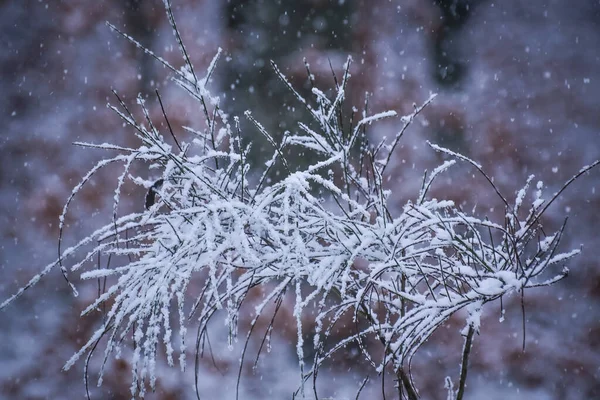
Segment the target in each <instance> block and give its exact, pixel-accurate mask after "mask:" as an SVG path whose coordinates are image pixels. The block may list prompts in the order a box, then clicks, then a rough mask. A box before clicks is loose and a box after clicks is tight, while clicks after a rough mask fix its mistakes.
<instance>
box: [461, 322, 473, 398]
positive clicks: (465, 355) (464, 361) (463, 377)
mask: <svg viewBox="0 0 600 400" xmlns="http://www.w3.org/2000/svg"><path fill="white" fill-rule="evenodd" d="M474 334H475V328H474V327H473V324H471V325H469V331H468V332H467V337H466V338H465V347H464V348H463V354H462V361H461V363H460V364H461V365H460V382H459V384H458V393H457V395H456V400H462V398H463V395H464V393H465V385H466V383H467V371H468V366H469V365H468V364H469V355H470V354H471V346H472V345H473V335H474Z"/></svg>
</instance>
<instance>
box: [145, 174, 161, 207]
mask: <svg viewBox="0 0 600 400" xmlns="http://www.w3.org/2000/svg"><path fill="white" fill-rule="evenodd" d="M163 182H164V180H163V179H162V178H161V179H159V180H157V181H156V182H154V184H153V185H152V186H150V189H148V193H146V210H149V209H150V207H152V206H153V205H154V203H155V201H156V194H157V193H158V191H157V190H158V189H159V188H160V187H161V186H162V184H163Z"/></svg>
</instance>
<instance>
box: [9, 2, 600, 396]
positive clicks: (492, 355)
mask: <svg viewBox="0 0 600 400" xmlns="http://www.w3.org/2000/svg"><path fill="white" fill-rule="evenodd" d="M173 3H174V12H175V17H176V18H177V21H178V25H179V27H180V30H181V31H182V34H183V36H184V41H185V43H186V44H187V47H188V50H189V52H190V54H191V56H192V58H193V61H194V62H195V63H196V65H197V66H198V67H199V68H204V67H205V66H206V65H207V64H208V62H209V61H210V59H211V58H212V57H213V55H214V54H215V52H216V49H217V48H218V47H219V46H220V47H223V49H224V50H225V51H226V53H227V54H226V56H227V59H226V60H222V62H221V67H220V68H219V70H218V71H217V73H216V77H215V82H213V83H212V85H213V86H212V87H213V89H214V91H215V92H223V93H226V95H225V104H223V107H224V108H225V109H227V110H228V112H230V113H232V114H236V115H240V114H241V113H242V112H243V111H244V110H245V109H251V110H252V111H253V115H254V116H255V117H256V118H257V119H258V120H259V121H261V122H262V123H263V124H264V125H265V126H266V127H267V128H268V129H269V130H270V131H272V132H277V131H283V130H286V129H287V130H292V129H295V126H294V119H291V118H290V116H293V117H298V118H302V115H301V112H302V110H300V108H299V107H297V104H296V103H295V102H294V101H293V99H292V98H290V96H289V95H288V94H287V93H286V90H285V88H284V87H283V85H281V83H280V82H279V81H278V80H277V78H276V77H275V76H274V74H273V73H272V71H271V68H270V64H269V60H274V61H275V62H276V63H277V64H278V65H279V66H280V68H281V69H282V70H283V71H284V73H285V74H286V75H288V76H289V77H290V79H291V80H292V81H293V83H294V84H295V85H296V86H299V87H304V89H306V90H308V89H309V86H308V81H307V79H306V70H305V67H304V63H303V58H306V60H307V62H308V63H309V64H310V65H311V70H312V72H313V73H314V74H315V75H316V78H317V79H318V80H319V81H320V82H329V84H330V85H333V77H332V72H331V69H330V63H331V66H332V68H333V70H334V71H335V73H336V74H338V76H339V73H340V71H341V68H342V63H343V62H344V61H345V59H346V57H347V55H348V54H350V55H352V57H353V58H354V61H355V62H354V65H353V67H352V70H351V71H352V76H353V83H352V84H351V87H350V89H351V94H350V98H351V99H352V100H353V101H352V102H353V103H354V104H355V105H356V106H357V108H361V107H362V106H363V104H364V101H365V91H368V92H369V108H370V109H371V110H376V111H383V110H385V109H394V110H397V111H398V112H399V113H400V114H406V113H408V112H410V110H411V109H412V107H413V102H416V103H421V102H423V101H424V100H425V99H426V98H427V97H428V96H429V93H430V92H437V93H439V96H438V97H437V98H436V100H435V101H434V103H433V105H432V106H430V107H429V108H428V109H427V110H426V112H425V114H424V116H425V117H424V118H422V119H421V123H417V124H415V125H414V126H413V127H411V129H410V130H409V132H408V133H407V136H405V139H403V140H404V141H403V143H402V146H401V148H399V149H398V157H397V158H396V159H397V160H398V161H397V162H396V164H395V165H394V167H393V168H391V170H392V172H391V173H390V176H389V185H390V186H393V187H394V190H395V191H396V193H399V194H400V195H401V196H399V197H398V204H399V205H401V204H402V203H403V202H404V201H405V200H407V199H410V198H414V196H415V195H416V193H417V191H418V188H419V186H420V184H421V182H420V181H419V180H418V179H416V178H417V177H420V176H421V174H422V171H423V170H424V169H431V167H432V166H433V165H435V164H437V163H439V161H440V159H439V157H440V155H439V154H436V153H434V152H433V151H431V150H430V149H429V148H428V147H427V146H425V144H424V141H425V140H430V141H432V142H435V143H439V144H441V145H443V146H445V147H448V148H450V149H453V150H456V151H459V152H462V153H464V154H465V155H468V156H469V157H471V158H473V159H475V160H477V161H479V162H481V163H482V164H483V166H484V168H485V169H486V170H487V171H488V172H489V173H490V174H491V175H493V176H494V179H495V182H496V183H497V184H498V185H499V186H500V187H501V188H503V189H505V192H507V193H511V191H514V190H517V188H518V187H519V185H521V183H522V182H524V180H525V178H526V177H527V176H528V175H530V174H532V173H534V174H536V177H537V178H538V179H541V180H543V181H544V182H545V183H546V185H547V186H549V187H550V190H549V191H553V190H556V189H557V188H558V187H559V185H560V184H561V183H562V182H564V181H565V180H566V179H568V178H569V177H570V176H571V175H572V173H574V172H575V171H577V170H578V169H579V168H580V167H581V166H583V165H586V164H589V163H591V162H592V161H594V160H595V159H597V158H599V157H600V2H599V1H596V0H573V1H565V0H554V1H542V0H532V1H519V0H503V1H491V0H479V1H477V0H397V1H384V0H375V1H367V0H354V1H351V0H336V1H325V0H304V1H299V0H279V1H267V0H252V1H242V0H230V1H209V0H198V1H191V0H173ZM107 20H108V21H110V22H111V23H113V24H114V25H116V26H117V27H119V28H120V29H122V30H123V31H125V32H127V33H128V34H130V35H132V36H134V37H135V38H136V39H138V40H139V41H140V42H141V43H142V44H144V45H145V46H147V47H148V48H150V49H152V50H153V51H155V52H156V53H157V54H159V55H161V56H163V57H165V58H167V59H169V60H170V61H172V62H175V63H179V64H181V60H180V56H179V53H178V51H177V48H176V46H175V42H174V40H173V38H172V35H171V30H170V28H169V27H168V23H167V19H166V15H165V12H164V9H163V6H162V1H160V0H129V1H122V0H99V1H95V2H88V1H82V0H70V1H37V0H20V1H17V0H7V1H3V2H0V49H1V51H0V74H1V79H0V89H1V93H2V96H0V126H1V127H2V134H1V135H0V203H1V204H2V206H1V207H0V274H1V275H2V279H1V280H0V298H2V299H4V298H5V297H7V296H8V295H10V294H11V293H12V292H13V291H15V290H16V289H17V288H18V287H19V286H20V285H21V284H23V283H24V282H26V280H27V279H28V278H29V277H30V276H31V275H33V274H35V273H36V272H37V271H38V270H39V269H40V268H41V267H42V266H44V265H46V264H47V263H48V262H50V261H51V260H53V259H54V258H55V255H56V239H57V234H58V232H57V229H58V228H57V222H58V215H59V213H60V210H61V209H62V205H63V203H64V201H65V200H66V198H67V196H68V193H69V191H70V188H71V187H73V186H74V185H75V184H76V182H77V181H78V180H79V178H80V177H81V176H82V175H83V174H84V173H85V172H86V171H87V170H88V169H89V168H90V167H91V166H92V165H93V164H94V162H95V161H97V160H98V159H99V158H100V157H101V154H100V153H99V152H96V151H95V150H84V149H79V148H75V147H73V146H72V145H71V143H72V142H73V141H76V140H78V141H92V142H98V143H102V142H113V143H123V144H126V143H130V142H131V141H132V140H133V135H132V134H131V132H129V131H127V130H126V129H124V128H123V127H122V125H121V122H120V120H119V119H118V118H117V117H116V116H115V115H113V114H112V113H111V112H110V111H109V110H107V108H106V107H105V106H106V103H107V101H113V98H112V97H111V96H112V94H111V89H112V88H114V89H116V90H117V91H118V92H119V93H120V94H121V95H122V96H123V97H124V98H125V101H127V102H129V104H133V103H134V99H135V96H136V95H137V94H138V93H142V94H143V95H144V96H145V95H148V96H149V98H150V99H151V100H149V104H151V107H155V108H156V104H155V100H154V99H155V97H153V96H152V94H153V92H154V89H155V88H160V89H161V91H162V96H163V100H164V101H165V103H166V105H167V112H168V113H169V116H170V118H171V120H172V121H171V122H172V123H174V124H178V125H179V124H182V123H193V121H194V119H195V115H196V114H195V113H198V112H200V110H197V109H195V108H193V107H194V106H195V105H192V106H190V102H187V99H186V98H185V96H184V95H183V92H182V91H179V90H177V89H175V88H174V86H173V85H170V84H169V83H168V79H167V78H168V71H166V70H165V69H164V68H163V67H162V66H161V65H159V64H158V63H157V62H156V61H155V60H153V59H152V58H151V57H149V56H147V55H144V54H143V53H142V52H141V51H139V50H137V49H135V48H134V47H133V46H132V45H131V44H130V43H128V42H127V41H125V40H123V39H122V38H120V37H118V36H117V35H115V34H114V33H112V32H110V30H109V29H108V27H107V26H106V25H105V21H107ZM179 64H178V65H179ZM234 101H235V104H233V102H234ZM154 111H155V112H158V109H156V110H154ZM397 129H398V121H396V122H387V123H385V124H383V125H379V126H378V127H377V128H375V127H374V128H372V129H371V131H370V134H371V135H372V136H373V137H383V136H386V135H387V136H388V137H389V136H390V135H393V134H394V133H395V132H396V130H397ZM246 132H247V135H254V132H255V130H253V129H251V128H250V127H248V129H246ZM248 140H252V141H253V142H255V147H256V149H255V150H256V154H255V157H256V159H257V160H260V148H261V146H262V143H261V142H260V140H261V139H260V137H258V135H256V136H249V137H248ZM447 177H448V178H447V179H446V181H444V182H442V181H440V182H441V184H438V186H437V189H436V190H437V193H439V195H440V196H442V195H443V196H446V197H449V198H452V199H454V200H456V201H457V202H459V203H463V204H464V207H469V208H473V207H476V209H477V210H479V211H480V212H481V213H482V214H493V213H498V212H502V208H501V207H500V205H499V204H494V203H490V201H489V199H486V198H484V197H482V196H479V193H480V192H481V190H480V188H481V187H483V185H484V184H485V183H484V182H483V181H482V180H481V179H480V178H479V177H474V176H473V174H472V171H471V170H469V169H467V168H466V167H463V169H460V168H459V169H456V170H455V171H453V172H451V174H450V175H447ZM94 182H95V184H94V186H93V187H88V188H87V189H86V190H85V191H83V192H82V196H81V197H80V200H79V202H77V203H76V208H74V210H76V211H75V212H74V213H71V214H70V218H69V220H68V224H69V228H68V229H67V241H68V240H69V238H70V239H71V240H72V239H73V237H75V236H77V235H81V234H84V233H88V232H90V231H91V230H92V229H93V228H94V227H95V226H97V224H98V223H99V221H101V220H104V219H105V218H106V216H107V215H109V213H110V208H111V204H112V195H113V190H114V187H113V186H114V182H115V176H111V175H110V174H109V173H108V174H106V173H105V174H104V175H102V176H100V177H98V178H96V180H95V181H94ZM599 183H600V173H599V172H598V171H595V172H594V173H592V174H591V175H590V176H587V177H584V178H583V179H582V180H580V181H579V182H578V183H577V184H576V185H575V186H574V187H572V188H570V189H569V191H568V192H567V193H566V194H564V195H563V196H562V197H561V198H560V201H559V202H558V203H557V204H556V205H555V206H554V208H553V210H554V211H555V212H554V213H551V215H552V216H553V218H550V219H549V220H548V221H547V222H546V223H547V224H548V226H556V225H557V224H559V223H560V222H561V219H560V218H561V217H562V216H563V215H565V214H567V215H569V217H570V220H569V226H568V233H569V239H568V240H569V242H568V243H567V242H565V247H577V246H578V245H579V244H582V245H583V248H584V254H583V256H582V257H580V258H578V259H577V260H576V264H575V265H572V273H571V275H570V276H569V278H568V279H567V280H565V281H563V282H562V283H560V284H559V285H558V286H556V287H553V288H552V289H551V290H548V289H540V290H538V291H535V290H533V291H530V292H526V296H525V305H526V320H527V324H526V329H527V343H526V345H527V346H526V350H525V352H523V351H522V350H521V344H522V342H521V341H522V328H521V314H520V304H519V303H520V298H516V297H515V298H510V299H505V301H504V305H505V307H506V310H507V311H506V319H505V321H504V322H503V323H499V322H498V320H499V317H500V310H498V312H497V313H490V314H489V315H487V316H486V318H485V319H484V321H483V324H482V326H483V327H482V335H481V336H482V338H481V339H479V340H477V341H476V344H475V347H474V349H473V356H472V358H471V367H472V369H471V372H470V377H469V380H470V382H469V387H470V389H469V395H470V397H469V398H472V399H483V398H485V399H510V398H515V399H516V398H530V399H565V400H568V399H591V398H599V397H600V265H599V262H598V234H597V229H596V228H597V226H600V212H599V211H598V210H600V193H599V192H600V187H598V189H596V186H600V185H599ZM143 196H144V193H140V192H138V191H134V190H132V191H131V192H130V193H129V196H128V197H127V199H122V203H121V207H123V208H124V209H125V208H128V209H129V210H132V209H141V208H142V207H143ZM494 202H496V200H494ZM80 288H81V295H80V297H79V298H73V297H72V296H71V295H70V291H69V289H68V287H67V285H66V284H65V283H64V280H63V279H62V277H60V274H59V273H58V272H55V273H53V275H52V276H51V277H50V279H47V280H45V281H44V282H42V284H41V285H40V286H39V287H38V288H37V289H35V290H34V291H32V292H30V293H28V294H27V295H26V296H24V298H22V299H21V300H19V301H18V302H16V303H15V304H13V305H12V306H11V307H9V308H8V309H7V310H6V312H4V313H3V314H2V315H1V316H0V318H1V321H2V323H0V338H1V340H0V366H1V368H0V398H8V399H59V398H78V397H79V396H81V395H82V394H83V393H84V392H83V383H82V379H81V374H82V371H81V369H82V368H79V369H78V368H75V369H73V370H71V371H69V372H68V373H63V372H61V370H60V369H61V367H62V365H63V363H64V361H66V360H67V359H68V358H69V357H70V355H71V354H72V353H73V352H74V351H75V350H76V349H77V348H78V347H79V346H80V345H81V344H82V341H83V340H84V339H85V338H87V337H88V336H89V335H90V333H91V332H92V330H93V329H94V328H95V327H96V324H97V321H95V320H94V319H93V318H87V319H83V320H82V319H79V317H78V315H79V312H80V311H81V309H82V306H83V305H84V304H86V303H87V302H89V300H90V299H91V298H93V297H94V296H95V295H96V294H97V288H96V286H95V284H94V283H91V282H90V283H87V284H82V285H80ZM32 311H33V312H32ZM24 315H26V317H24ZM32 315H35V318H33V317H31V316H32ZM286 315H287V317H286ZM286 318H289V321H286ZM291 319H292V317H291V311H290V312H288V313H287V314H284V315H283V316H282V318H281V321H280V322H279V323H280V324H281V325H280V328H281V329H280V330H279V332H280V335H278V336H277V337H274V339H273V340H274V343H273V346H274V347H276V349H277V351H275V352H273V353H271V354H269V355H267V356H266V358H265V359H263V361H262V362H261V367H260V368H259V370H258V371H256V372H253V371H252V369H251V368H248V370H247V371H245V373H244V375H243V378H242V393H243V396H242V398H244V399H248V400H251V399H254V398H256V399H259V398H274V399H279V398H289V397H290V390H291V389H292V388H294V387H295V385H296V383H297V380H298V374H297V372H296V368H297V363H296V361H295V359H294V357H295V349H294V346H295V329H294V327H293V323H292V320H291ZM246 322H248V321H246ZM287 322H290V324H289V326H288V325H287ZM460 328H462V326H459V325H457V324H455V323H453V321H449V322H448V329H447V330H446V331H444V332H438V334H436V335H435V336H434V337H433V338H432V340H431V341H430V342H429V343H428V344H427V346H426V348H424V349H423V350H422V351H423V353H424V354H426V357H425V359H423V360H422V361H421V362H420V363H419V364H416V365H414V368H413V374H414V375H415V378H416V380H417V381H418V382H420V383H421V385H420V386H421V387H425V388H426V392H425V393H422V395H423V397H424V398H427V399H429V398H431V399H437V398H442V397H440V396H443V390H442V389H443V387H442V385H443V378H444V376H446V375H448V374H451V373H452V374H454V373H455V371H456V368H457V365H458V363H459V354H458V352H457V349H460V346H461V344H460V343H461V340H460V337H459V335H458V334H457V332H458V330H459V329H460ZM217 329H218V327H217ZM211 344H212V349H213V351H214V352H215V354H214V356H215V363H213V362H212V360H211V357H210V356H209V355H207V357H205V359H203V360H202V363H203V367H202V368H203V371H204V372H203V374H202V376H201V387H202V388H203V389H204V392H205V393H206V395H207V396H208V397H207V398H230V397H231V393H233V392H232V391H233V390H234V388H235V376H236V374H237V357H238V353H237V352H236V351H235V350H234V351H233V352H229V351H228V350H227V349H226V346H224V344H225V343H224V342H223V341H222V339H221V338H220V337H219V336H218V335H215V336H214V337H213V338H212V341H211ZM357 355H358V352H356V351H353V350H352V349H349V350H348V352H347V354H346V355H345V356H344V357H342V358H341V359H340V362H339V363H336V364H335V366H332V367H331V369H330V371H329V372H328V374H329V375H328V376H329V377H330V380H329V378H328V380H325V379H323V380H322V382H321V384H320V387H321V389H322V390H324V391H326V392H327V391H328V392H327V393H329V394H330V395H332V396H336V398H340V399H341V398H354V393H355V392H356V389H357V387H358V385H359V380H357V378H356V376H358V375H359V372H360V371H356V370H355V369H354V368H360V366H358V367H356V366H354V365H355V363H356V362H357V360H356V359H355V358H360V357H357ZM359 365H360V364H359ZM110 368H111V369H110V371H109V373H108V374H107V376H106V377H105V382H104V385H103V386H102V388H100V389H97V390H96V392H94V393H95V394H96V398H128V396H127V394H128V388H129V378H130V375H129V369H130V368H129V366H128V365H127V363H126V361H111V366H110ZM353 371H354V372H356V373H353ZM192 375H193V368H190V369H189V370H188V372H186V374H180V373H179V371H178V370H177V369H169V368H166V367H165V368H163V369H162V370H161V378H160V382H159V387H160V390H159V391H158V392H157V393H156V394H152V395H150V396H149V397H150V398H156V399H187V398H195V395H194V393H193V386H192V383H193V378H192ZM324 382H332V384H331V387H330V388H327V387H326V386H327V385H326V384H325V383H324ZM378 382H379V381H377V380H376V379H375V380H374V383H373V384H370V385H369V386H368V387H367V389H366V390H367V392H365V394H363V396H364V398H379V397H381V387H380V384H379V383H378ZM429 382H430V383H429ZM386 383H387V386H388V387H387V390H388V391H389V393H390V394H391V393H392V392H393V379H392V378H391V377H390V379H387V380H386ZM217 391H220V392H219V393H221V392H222V393H223V394H219V395H216V394H215V393H217ZM211 393H212V394H211Z"/></svg>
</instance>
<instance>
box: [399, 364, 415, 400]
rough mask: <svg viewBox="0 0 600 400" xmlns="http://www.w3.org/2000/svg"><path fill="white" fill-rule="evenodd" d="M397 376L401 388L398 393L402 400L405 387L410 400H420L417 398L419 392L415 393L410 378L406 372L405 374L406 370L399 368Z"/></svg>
mask: <svg viewBox="0 0 600 400" xmlns="http://www.w3.org/2000/svg"><path fill="white" fill-rule="evenodd" d="M397 376H398V388H399V390H398V393H399V395H400V400H402V388H403V387H404V388H405V389H406V395H407V396H408V400H418V398H419V397H418V396H417V392H416V391H415V388H414V387H413V385H412V382H411V381H410V378H409V377H408V375H406V372H404V368H402V367H400V368H398V372H397Z"/></svg>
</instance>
